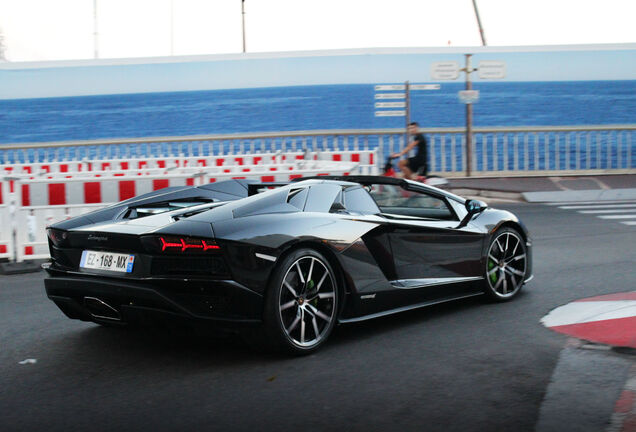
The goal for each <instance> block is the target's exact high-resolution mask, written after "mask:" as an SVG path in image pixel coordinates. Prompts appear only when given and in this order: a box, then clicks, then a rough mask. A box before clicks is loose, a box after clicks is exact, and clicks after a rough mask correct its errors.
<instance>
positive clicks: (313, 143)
mask: <svg viewBox="0 0 636 432" xmlns="http://www.w3.org/2000/svg"><path fill="white" fill-rule="evenodd" d="M422 132H423V133H424V134H425V135H426V136H427V137H428V140H429V171H430V172H431V173H434V174H441V175H444V176H447V177H453V176H462V175H464V172H465V170H466V163H467V160H466V149H465V129H464V128H426V129H422ZM635 133H636V125H634V124H632V125H601V126H599V125H595V126H533V127H488V128H481V127H480V128H474V129H473V140H472V142H473V160H472V161H471V167H472V171H473V173H474V175H481V176H488V175H528V174H539V175H541V174H554V173H560V174H562V173H567V172H573V173H574V172H595V173H606V172H612V173H619V172H627V173H632V172H634V170H635V169H636V139H634V138H635V137H634V134H635ZM403 147H404V130H403V129H362V130H357V129H355V130H354V129H345V130H314V131H293V132H262V133H244V134H223V135H193V136H176V137H148V138H132V139H106V140H91V141H66V142H49V143H26V144H4V145H0V163H1V164H7V163H28V162H31V163H33V162H60V161H73V160H74V161H78V160H100V159H143V158H153V157H154V158H156V157H206V156H222V155H230V156H236V155H246V154H254V153H272V152H301V151H310V152H318V154H319V155H320V154H321V152H327V151H329V152H330V153H329V155H328V156H326V157H329V158H335V157H337V156H335V155H337V153H338V152H354V151H357V150H376V149H377V150H378V153H379V157H378V158H377V159H378V160H376V161H374V164H376V166H378V167H379V166H381V165H383V163H384V159H385V158H386V156H388V155H389V154H391V153H393V152H395V151H397V150H398V149H401V148H403ZM319 158H321V156H319ZM333 160H339V159H333Z"/></svg>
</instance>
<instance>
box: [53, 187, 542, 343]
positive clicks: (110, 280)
mask: <svg viewBox="0 0 636 432" xmlns="http://www.w3.org/2000/svg"><path fill="white" fill-rule="evenodd" d="M48 238H49V247H50V252H51V261H50V263H49V264H48V265H45V268H46V270H47V271H48V274H49V275H48V277H47V278H46V280H45V286H46V292H47V295H48V297H49V298H50V299H51V300H53V301H54V302H55V303H56V304H57V305H58V307H59V308H60V309H61V310H62V311H63V312H64V313H65V314H66V315H67V316H68V317H69V318H74V319H81V320H85V321H93V322H96V323H98V324H102V325H110V326H113V325H127V324H135V323H146V322H154V321H156V320H161V321H162V322H171V319H174V320H186V321H187V322H189V323H195V324H204V323H209V324H213V325H214V326H216V327H221V328H226V329H234V330H239V331H242V332H243V333H248V334H250V335H252V339H254V334H256V335H259V338H260V341H262V342H264V343H266V344H267V345H268V346H269V347H270V348H273V349H278V350H283V351H287V352H290V353H297V354H302V353H308V352H312V351H313V350H315V349H317V348H318V347H319V346H321V345H322V344H323V343H324V342H325V341H326V340H327V338H328V337H329V334H330V333H331V331H332V330H333V328H334V326H335V325H336V324H337V323H346V322H352V321H360V320H366V319H369V318H374V317H379V316H383V315H387V314H392V313H395V312H400V311H404V310H408V309H413V308H418V307H422V306H426V305H431V304H435V303H440V302H444V301H448V300H453V299H459V298H464V297H469V296H476V295H481V294H485V295H486V296H488V297H490V298H491V299H493V300H496V301H505V300H509V299H511V298H512V297H514V296H515V295H516V294H517V293H518V292H519V290H520V289H521V287H522V285H524V284H525V283H526V282H528V281H529V280H530V279H531V277H532V276H531V275H532V259H531V240H530V237H529V235H528V231H527V230H526V228H525V227H524V226H523V224H522V223H521V222H520V221H519V219H518V218H517V217H515V215H513V214H512V213H510V212H507V211H503V210H496V209H493V208H489V207H487V206H486V205H485V204H484V203H483V202H480V201H475V200H465V199H464V198H461V197H459V196H456V195H453V194H451V193H448V192H446V191H443V190H440V189H436V188H434V187H431V186H427V185H424V184H421V183H417V182H412V181H408V180H402V179H395V178H388V177H371V176H358V177H319V178H311V179H302V181H296V182H292V183H289V184H259V183H250V182H249V181H245V180H241V181H239V180H230V181H225V182H219V183H211V184H209V185H205V186H198V187H195V186H188V187H176V188H166V189H161V190H158V191H155V192H152V193H150V194H146V195H142V196H139V197H136V198H132V199H130V200H127V201H123V202H121V203H118V204H115V205H112V206H110V207H107V208H105V209H102V210H98V211H95V212H93V213H89V214H86V215H83V216H79V217H76V218H73V219H69V220H67V221H64V222H60V223H57V224H54V225H52V226H50V227H49V228H48Z"/></svg>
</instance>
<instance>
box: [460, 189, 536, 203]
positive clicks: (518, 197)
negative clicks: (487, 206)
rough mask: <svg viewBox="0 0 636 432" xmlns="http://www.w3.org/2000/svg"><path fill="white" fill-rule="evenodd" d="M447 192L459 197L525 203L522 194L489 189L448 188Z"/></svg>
mask: <svg viewBox="0 0 636 432" xmlns="http://www.w3.org/2000/svg"><path fill="white" fill-rule="evenodd" d="M448 191H449V192H452V193H454V194H456V195H460V196H466V195H470V196H481V197H484V198H496V199H504V200H510V201H525V199H524V197H523V193H521V192H504V191H497V190H489V189H471V188H463V187H462V188H448Z"/></svg>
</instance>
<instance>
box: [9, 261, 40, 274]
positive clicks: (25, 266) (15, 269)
mask: <svg viewBox="0 0 636 432" xmlns="http://www.w3.org/2000/svg"><path fill="white" fill-rule="evenodd" d="M45 261H47V260H32V261H22V262H5V263H0V274H2V275H7V276H8V275H15V274H24V273H35V272H39V271H40V270H42V267H41V265H42V263H43V262H45Z"/></svg>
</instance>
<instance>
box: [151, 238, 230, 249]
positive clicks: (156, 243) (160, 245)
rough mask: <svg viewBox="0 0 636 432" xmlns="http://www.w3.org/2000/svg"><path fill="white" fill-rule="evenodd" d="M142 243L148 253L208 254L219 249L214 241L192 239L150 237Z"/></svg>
mask: <svg viewBox="0 0 636 432" xmlns="http://www.w3.org/2000/svg"><path fill="white" fill-rule="evenodd" d="M142 241H143V243H144V244H145V246H146V249H148V250H149V251H150V252H162V253H197V252H200V253H210V252H213V251H218V250H219V249H220V247H219V245H217V244H216V243H215V242H214V240H209V239H200V238H193V237H175V236H150V237H145V238H143V239H142Z"/></svg>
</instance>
